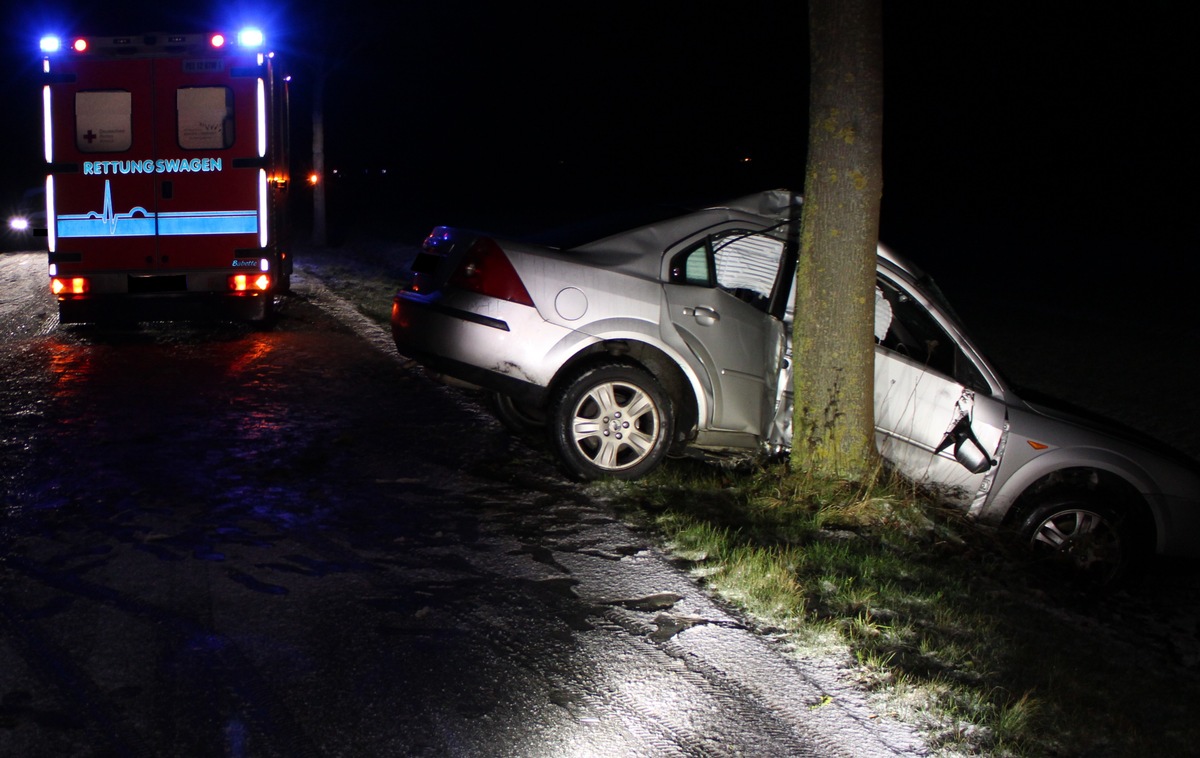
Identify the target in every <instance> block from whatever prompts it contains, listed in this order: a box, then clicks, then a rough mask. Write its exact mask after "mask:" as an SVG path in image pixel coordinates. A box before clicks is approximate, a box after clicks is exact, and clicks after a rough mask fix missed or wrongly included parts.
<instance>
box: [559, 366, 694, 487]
mask: <svg viewBox="0 0 1200 758" xmlns="http://www.w3.org/2000/svg"><path fill="white" fill-rule="evenodd" d="M551 419H552V420H553V421H552V423H551V425H550V437H551V442H552V444H553V445H554V448H555V450H556V451H557V452H558V454H559V457H560V458H561V459H562V461H563V463H564V465H565V466H566V468H567V470H568V471H569V472H570V473H571V474H573V475H574V476H577V477H579V478H582V479H597V478H600V477H605V476H609V477H615V478H618V479H636V478H637V477H640V476H643V475H645V474H646V473H648V472H649V471H650V470H651V469H653V468H654V467H655V466H657V465H658V464H659V463H661V462H662V459H663V458H664V457H665V456H666V454H667V449H668V448H669V446H670V442H671V434H672V430H673V428H674V419H673V418H672V414H671V404H670V401H669V400H668V398H667V395H666V393H665V392H664V391H663V389H662V387H661V386H660V385H659V383H658V382H657V381H656V380H655V379H654V377H653V376H651V375H650V374H649V373H647V372H646V371H644V370H642V369H640V368H637V367H634V366H627V365H623V364H614V363H607V364H601V365H599V366H595V367H592V368H590V369H588V370H586V371H584V372H583V373H581V374H579V375H578V376H576V377H575V378H574V379H572V380H571V381H569V382H568V383H567V384H566V385H565V386H564V387H563V388H562V389H561V390H560V391H559V392H558V393H557V394H556V395H555V400H554V403H553V404H552V407H551Z"/></svg>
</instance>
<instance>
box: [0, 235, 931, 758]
mask: <svg viewBox="0 0 1200 758" xmlns="http://www.w3.org/2000/svg"><path fill="white" fill-rule="evenodd" d="M43 287H44V253H43V254H41V255H36V254H5V255H0V328H2V330H3V334H4V338H3V341H2V342H0V423H2V424H3V426H0V507H2V509H3V510H2V511H0V755H24V756H110V755H111V756H125V755H129V756H158V755H172V756H174V755H178V756H362V755H454V756H459V755H462V756H468V755H469V756H476V755H513V756H543V755H544V756H561V755H633V756H641V755H645V756H708V755H717V756H719V755H789V756H790V755H799V756H803V755H892V754H901V753H903V754H914V753H920V752H922V750H921V747H920V743H919V741H918V740H917V739H916V738H915V737H914V736H913V735H912V733H911V732H909V731H908V730H906V729H904V728H902V727H899V726H896V725H895V724H892V723H891V721H890V720H889V719H888V718H887V717H886V716H881V715H880V714H878V713H876V712H874V711H873V710H872V708H871V706H870V704H869V703H867V702H865V701H864V700H863V699H862V698H861V697H860V696H858V695H856V694H855V693H853V692H852V691H848V690H847V689H845V688H843V687H841V686H840V685H837V684H836V673H837V672H836V671H835V670H834V665H835V664H833V663H830V662H823V663H822V664H820V665H808V664H805V665H804V666H801V665H800V664H798V663H796V662H794V661H792V660H790V659H789V658H788V657H787V656H786V655H785V654H784V651H783V650H782V649H781V644H780V643H777V642H773V641H771V640H769V639H767V638H764V637H762V636H758V635H755V634H752V633H750V632H749V631H748V630H746V629H745V628H744V627H743V626H742V625H741V624H740V622H739V621H738V619H737V618H736V617H734V616H731V615H730V614H728V613H726V612H725V611H724V610H722V609H721V608H719V607H717V606H716V605H714V604H713V603H712V602H711V601H710V600H709V599H708V598H707V597H705V596H704V595H703V594H702V593H700V592H699V591H698V590H697V589H696V587H695V586H694V584H693V583H692V582H691V581H690V580H689V579H688V578H687V577H686V576H685V575H684V574H683V573H681V572H680V571H678V570H677V569H675V568H674V567H672V565H671V564H670V563H669V561H668V560H667V559H666V558H665V557H664V556H663V555H662V554H660V553H659V552H658V551H657V550H655V549H654V548H652V547H651V546H650V544H649V541H648V540H646V539H644V538H643V537H642V536H641V535H638V534H637V533H635V532H632V531H630V530H629V529H628V528H627V527H625V526H623V525H622V524H621V523H620V521H619V520H617V519H616V517H615V516H614V515H613V513H612V512H611V510H610V509H609V508H608V507H607V506H606V505H605V504H604V503H603V502H601V501H599V500H597V499H596V498H594V497H592V496H589V494H588V492H587V491H585V490H583V489H581V488H579V487H577V486H575V485H573V484H571V483H569V482H567V481H565V480H563V479H562V478H561V477H560V476H559V475H558V474H557V473H556V472H555V471H554V469H553V466H552V465H551V464H550V463H549V462H548V460H546V459H544V458H541V457H540V456H539V455H538V454H537V453H535V452H532V451H530V450H528V449H527V448H525V447H524V446H523V445H522V444H521V443H519V442H514V441H513V440H512V439H511V438H510V437H509V435H508V434H506V433H505V432H504V431H503V430H502V429H501V428H500V427H499V426H498V425H497V424H496V423H494V422H493V421H491V420H490V419H489V417H487V416H486V414H484V413H482V412H481V411H480V409H478V408H476V407H474V406H472V405H470V404H469V403H468V402H466V401H464V400H463V399H462V398H461V396H459V395H457V394H455V393H453V392H450V391H447V390H445V389H444V388H441V387H439V386H436V385H433V384H431V383H429V382H428V381H427V380H425V379H424V378H423V377H422V376H421V375H420V374H419V373H418V372H416V371H414V370H413V369H411V368H409V367H407V366H405V365H404V362H403V360H402V359H400V358H399V357H398V356H396V355H395V351H394V347H391V346H390V345H389V344H388V341H387V335H386V333H385V332H384V331H383V330H382V329H380V328H378V327H377V326H374V325H371V324H369V323H366V322H365V319H361V317H356V316H355V314H354V313H352V312H351V311H350V310H349V309H348V308H347V307H346V306H345V304H344V303H342V302H340V301H338V300H337V299H336V298H334V297H333V296H332V295H330V294H329V293H328V292H327V291H325V290H324V289H323V288H322V287H321V286H320V285H319V284H318V283H317V282H316V281H315V280H310V279H308V278H306V277H304V276H299V277H297V281H296V284H295V290H296V293H295V294H294V295H293V296H292V297H290V298H289V301H288V303H287V305H286V307H285V308H284V310H283V313H282V316H281V317H280V319H279V321H278V323H277V325H276V326H275V327H274V328H273V329H270V330H261V329H255V328H251V327H248V326H238V325H189V324H176V325H162V324H158V325H142V326H140V327H136V328H130V329H124V330H109V331H103V330H96V329H93V328H90V327H87V326H79V327H59V326H58V325H57V324H56V323H55V318H54V307H53V303H52V302H51V301H50V299H49V297H48V296H46V295H44V294H43V292H42V288H43Z"/></svg>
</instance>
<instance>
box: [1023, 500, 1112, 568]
mask: <svg viewBox="0 0 1200 758" xmlns="http://www.w3.org/2000/svg"><path fill="white" fill-rule="evenodd" d="M1024 533H1025V536H1026V538H1027V539H1028V542H1029V546H1030V547H1031V548H1032V549H1033V551H1034V553H1035V554H1037V555H1039V556H1040V557H1042V558H1046V559H1048V560H1050V561H1051V562H1053V563H1055V564H1057V565H1059V566H1063V567H1066V568H1068V569H1071V570H1072V571H1074V572H1076V573H1077V574H1078V575H1080V576H1082V577H1086V578H1088V579H1090V580H1093V581H1097V582H1100V583H1107V582H1109V581H1112V580H1113V579H1115V578H1116V577H1118V576H1119V575H1120V574H1121V573H1122V572H1123V570H1124V569H1125V564H1126V559H1127V557H1128V556H1127V552H1128V545H1127V544H1126V540H1125V539H1124V538H1123V535H1122V527H1121V520H1120V519H1119V518H1117V516H1116V514H1115V513H1114V512H1113V511H1112V510H1111V509H1110V508H1108V507H1106V506H1104V505H1101V504H1099V503H1093V502H1091V501H1090V500H1089V499H1084V498H1080V499H1064V500H1058V501H1055V502H1051V503H1047V504H1045V505H1042V506H1039V507H1038V508H1036V509H1035V510H1034V511H1033V512H1032V513H1031V514H1030V516H1029V518H1027V519H1026V520H1025V528H1024Z"/></svg>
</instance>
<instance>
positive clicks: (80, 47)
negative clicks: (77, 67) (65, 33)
mask: <svg viewBox="0 0 1200 758" xmlns="http://www.w3.org/2000/svg"><path fill="white" fill-rule="evenodd" d="M71 47H73V48H75V52H77V53H82V52H83V51H84V50H87V47H88V45H87V40H85V39H84V38H83V37H80V38H79V39H77V40H75V42H73V43H72V44H71Z"/></svg>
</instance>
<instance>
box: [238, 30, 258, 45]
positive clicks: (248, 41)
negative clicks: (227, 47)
mask: <svg viewBox="0 0 1200 758" xmlns="http://www.w3.org/2000/svg"><path fill="white" fill-rule="evenodd" d="M237 40H238V45H239V46H240V47H262V44H263V33H262V32H261V31H260V30H258V29H254V28H246V29H243V30H241V31H240V32H238V35H237Z"/></svg>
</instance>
